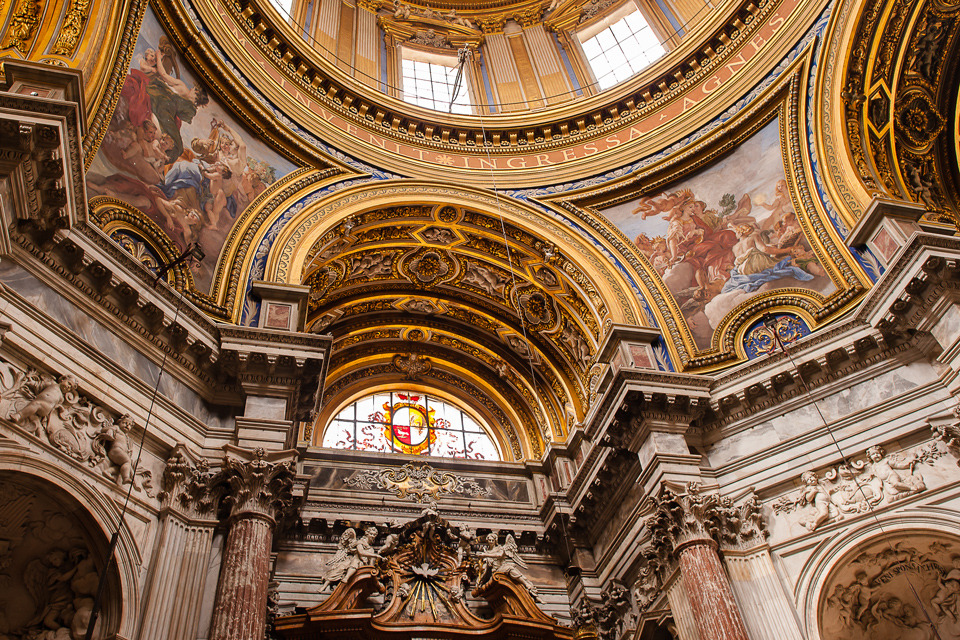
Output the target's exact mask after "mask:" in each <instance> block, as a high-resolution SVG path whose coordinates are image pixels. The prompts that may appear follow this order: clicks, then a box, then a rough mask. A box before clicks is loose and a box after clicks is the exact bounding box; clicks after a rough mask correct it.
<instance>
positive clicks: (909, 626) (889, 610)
mask: <svg viewBox="0 0 960 640" xmlns="http://www.w3.org/2000/svg"><path fill="white" fill-rule="evenodd" d="M877 530H879V528H877ZM844 547H845V548H844V549H843V551H842V554H841V555H838V556H835V558H836V559H835V561H834V562H832V563H831V566H830V568H829V569H828V570H827V571H826V572H825V573H824V577H823V582H822V583H821V584H820V585H819V588H818V589H817V591H818V595H817V596H816V602H815V617H814V621H815V627H816V631H817V633H818V634H819V636H814V635H813V634H811V637H819V638H822V639H824V640H826V639H827V638H829V639H830V640H933V639H934V638H957V637H960V531H957V532H956V533H951V532H948V531H943V530H937V529H935V528H899V529H896V530H887V531H882V530H879V533H877V532H876V531H875V532H874V535H872V536H870V537H867V538H865V539H862V541H860V542H859V543H858V544H854V545H844ZM811 604H813V603H811ZM810 613H814V612H813V611H811V612H810Z"/></svg>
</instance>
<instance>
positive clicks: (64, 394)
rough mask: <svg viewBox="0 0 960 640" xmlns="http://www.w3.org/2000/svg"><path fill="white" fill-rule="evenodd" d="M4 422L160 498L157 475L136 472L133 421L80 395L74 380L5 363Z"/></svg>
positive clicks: (1, 376)
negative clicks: (156, 492)
mask: <svg viewBox="0 0 960 640" xmlns="http://www.w3.org/2000/svg"><path fill="white" fill-rule="evenodd" d="M0 418H2V419H6V420H9V421H10V423H12V424H13V425H15V426H16V427H17V428H18V430H20V431H21V432H23V433H25V434H28V435H30V436H33V437H35V438H38V439H39V440H40V441H41V442H44V443H46V444H49V445H50V446H51V447H53V448H54V449H56V450H58V451H60V452H61V453H63V454H64V455H66V456H69V457H70V458H72V459H73V460H74V461H76V462H77V463H79V464H82V465H84V466H86V467H88V468H90V469H92V470H93V471H94V472H96V473H99V474H101V475H102V476H103V477H104V478H107V479H109V480H112V481H114V482H116V483H117V484H118V485H119V486H121V487H126V486H129V485H131V484H132V485H133V489H134V490H136V491H137V492H138V493H142V494H145V495H147V496H149V497H153V496H154V495H155V494H154V486H153V473H152V472H151V471H150V470H149V469H144V468H140V469H137V470H135V469H134V450H133V445H134V443H133V439H132V437H131V430H132V429H133V428H134V426H135V424H134V420H133V418H131V417H130V416H129V415H127V414H122V415H121V414H118V413H115V412H111V411H109V410H108V409H105V408H104V407H103V406H102V405H100V404H99V403H97V402H95V401H94V400H91V399H90V398H88V397H87V396H85V395H84V394H82V393H80V392H79V390H78V383H77V381H76V380H75V379H74V378H73V377H72V376H69V375H63V376H57V375H55V374H52V373H49V372H42V371H37V370H35V369H26V370H21V369H19V368H17V367H15V366H14V365H12V364H10V363H9V362H3V361H0Z"/></svg>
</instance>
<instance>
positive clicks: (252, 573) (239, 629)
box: [210, 445, 297, 640]
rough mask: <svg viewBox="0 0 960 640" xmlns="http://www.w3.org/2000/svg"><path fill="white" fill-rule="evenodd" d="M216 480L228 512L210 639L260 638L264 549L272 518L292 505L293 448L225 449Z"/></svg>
mask: <svg viewBox="0 0 960 640" xmlns="http://www.w3.org/2000/svg"><path fill="white" fill-rule="evenodd" d="M224 449H225V450H226V456H225V458H224V463H223V469H222V470H221V471H220V473H219V474H217V478H216V482H217V484H218V486H220V487H222V488H223V490H224V491H225V495H224V502H225V504H227V505H228V506H229V508H230V515H229V532H228V533H227V540H226V543H225V544H224V549H223V561H222V565H221V568H220V582H219V584H218V585H217V596H216V599H215V602H214V609H213V622H212V624H211V625H210V640H262V638H263V633H264V627H265V625H266V613H267V587H268V583H269V579H270V564H269V559H270V549H271V547H272V545H273V531H274V528H275V527H276V524H277V520H278V519H279V518H280V517H281V516H282V515H283V514H284V512H285V511H287V510H288V509H289V508H290V506H291V504H292V502H293V495H292V489H293V478H294V469H293V462H294V460H295V459H296V455H297V452H296V451H294V450H288V451H275V452H269V453H267V452H265V451H264V450H263V449H257V450H254V451H249V450H244V449H240V448H239V447H233V446H231V445H227V446H226V447H224Z"/></svg>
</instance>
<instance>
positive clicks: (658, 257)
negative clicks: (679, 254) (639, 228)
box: [634, 233, 670, 275]
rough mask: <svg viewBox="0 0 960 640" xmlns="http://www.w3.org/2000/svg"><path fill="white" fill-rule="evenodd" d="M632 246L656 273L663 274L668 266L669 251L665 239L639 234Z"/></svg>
mask: <svg viewBox="0 0 960 640" xmlns="http://www.w3.org/2000/svg"><path fill="white" fill-rule="evenodd" d="M634 244H635V245H636V246H637V248H638V249H640V251H641V253H643V255H645V256H646V257H647V260H649V261H650V264H651V265H653V268H654V269H656V271H657V273H659V274H660V275H663V272H664V271H666V270H667V268H668V267H669V266H670V249H669V248H668V247H667V239H666V238H664V237H663V236H654V237H653V238H651V237H649V236H648V235H647V234H645V233H641V234H640V235H638V236H637V239H636V240H634Z"/></svg>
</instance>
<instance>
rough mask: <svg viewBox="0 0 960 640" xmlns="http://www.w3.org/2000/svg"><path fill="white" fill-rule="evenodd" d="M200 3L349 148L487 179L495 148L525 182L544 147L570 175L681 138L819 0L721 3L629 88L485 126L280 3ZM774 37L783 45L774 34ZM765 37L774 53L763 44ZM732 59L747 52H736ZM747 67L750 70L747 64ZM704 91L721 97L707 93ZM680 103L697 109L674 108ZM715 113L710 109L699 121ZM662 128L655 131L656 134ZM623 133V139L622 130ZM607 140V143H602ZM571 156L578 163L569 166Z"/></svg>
mask: <svg viewBox="0 0 960 640" xmlns="http://www.w3.org/2000/svg"><path fill="white" fill-rule="evenodd" d="M196 9H197V11H198V13H199V14H200V15H201V17H202V18H203V20H204V24H205V25H207V26H208V27H209V28H211V29H213V30H214V31H215V33H214V34H213V37H214V38H215V39H217V40H218V41H222V42H220V44H221V46H224V47H226V48H229V50H230V51H232V52H234V53H236V52H238V51H239V50H240V49H245V50H246V52H247V55H248V56H250V59H251V62H253V63H254V65H257V66H259V67H260V68H261V69H262V68H263V67H264V66H265V65H271V66H273V67H274V68H275V69H276V70H277V71H279V72H280V73H281V74H284V76H285V77H286V84H287V85H288V88H287V92H288V93H289V92H290V88H289V87H290V86H292V87H295V91H296V92H297V93H298V94H299V95H300V96H303V97H304V99H303V100H301V104H300V105H299V106H297V105H290V107H291V108H293V109H294V110H296V111H302V109H303V108H306V109H308V110H309V111H310V112H311V114H312V115H311V114H307V113H303V114H302V115H304V116H305V117H306V118H307V119H309V120H314V121H315V122H316V124H318V125H319V124H320V122H319V121H317V120H316V119H317V118H322V120H323V121H324V122H325V123H326V124H327V125H328V129H327V130H328V131H329V133H330V134H331V135H330V138H329V142H331V143H332V144H334V145H335V146H337V147H338V148H341V149H343V150H346V151H349V152H350V153H354V154H355V155H357V156H359V157H369V158H371V159H372V160H373V161H374V162H376V163H377V164H380V165H381V166H386V167H389V166H391V165H393V164H394V163H395V162H396V160H397V159H400V158H403V157H404V156H406V157H407V158H408V159H407V160H405V164H407V166H411V164H412V165H415V166H416V167H417V168H416V170H415V171H416V172H417V173H421V172H422V175H431V176H434V177H438V178H440V177H447V176H449V175H451V172H456V173H458V175H459V174H462V176H463V178H464V179H466V180H482V181H486V178H485V177H484V175H482V174H483V173H484V172H480V171H475V169H477V168H482V167H480V161H481V159H485V158H486V157H487V153H488V152H489V153H490V154H491V156H492V157H493V158H494V164H497V165H499V164H503V166H502V167H500V168H501V169H502V170H504V171H508V172H510V173H511V174H515V175H514V179H515V180H517V181H519V183H523V182H530V181H531V180H532V181H537V180H538V175H537V174H538V173H539V172H536V171H533V172H531V171H529V169H531V168H536V167H542V166H545V165H543V164H542V160H541V161H540V164H537V162H538V161H537V156H538V155H543V154H546V155H545V156H544V157H550V158H552V157H553V155H556V156H557V157H556V159H555V161H554V160H550V161H549V163H550V165H551V167H552V171H551V172H550V175H551V178H550V179H551V180H552V181H554V180H556V179H557V176H559V179H566V178H565V177H564V176H566V175H567V174H569V176H573V175H576V174H577V173H578V172H579V171H577V170H575V169H574V168H575V167H576V166H577V165H579V164H582V163H581V162H580V160H582V159H583V158H585V157H586V156H590V157H591V159H590V163H591V166H592V167H594V169H593V170H594V171H595V170H597V168H598V163H599V164H601V165H604V166H607V167H608V168H613V167H614V166H616V165H619V164H623V163H624V162H625V161H628V160H626V159H627V158H635V157H637V155H638V154H639V155H642V153H646V152H649V151H651V150H653V147H652V145H656V144H659V143H661V142H665V138H664V137H663V135H666V132H667V131H670V134H669V137H670V138H675V137H676V135H675V134H676V131H675V129H676V128H677V126H679V121H680V120H683V124H684V126H693V125H694V122H693V120H694V118H692V117H689V116H690V114H692V113H700V114H704V115H705V114H706V111H707V110H709V109H715V108H716V106H719V103H720V102H721V101H722V99H720V98H718V95H720V94H727V93H728V91H727V86H730V87H732V86H734V85H738V86H739V85H742V84H743V82H744V80H745V79H744V78H743V77H741V76H745V75H747V74H754V75H758V74H757V72H758V71H759V69H760V68H761V67H763V68H764V69H765V68H766V67H768V66H769V65H770V64H771V63H772V60H773V59H779V56H777V57H776V58H774V57H773V56H767V51H772V50H777V52H778V53H782V52H784V51H785V50H786V47H787V46H789V44H787V42H788V40H790V38H789V37H788V36H782V35H781V32H784V33H786V32H791V33H799V32H801V31H802V29H803V28H805V26H806V25H807V24H808V23H809V21H810V20H811V19H812V18H813V16H814V15H815V13H814V11H815V10H816V7H812V6H807V5H803V6H802V7H801V6H799V5H797V4H796V3H795V2H794V1H793V0H784V1H783V2H781V1H775V0H765V1H762V2H758V3H755V2H752V1H747V2H743V3H741V4H739V5H736V6H730V8H729V9H728V11H729V13H726V14H725V15H723V16H721V15H720V14H719V13H718V14H717V17H716V22H713V23H712V25H711V26H712V31H710V30H709V29H708V28H707V27H704V25H700V26H699V27H698V32H697V33H696V36H695V37H692V39H691V40H690V41H689V42H688V41H684V44H681V46H680V48H679V49H678V50H676V51H675V52H673V53H672V54H671V56H670V59H671V60H673V61H674V64H673V65H669V64H668V63H666V62H664V63H663V64H662V65H656V66H655V68H654V69H652V70H651V71H650V72H648V73H645V74H642V75H641V77H639V78H637V79H636V80H635V81H632V82H629V83H626V86H625V87H623V88H622V89H618V90H617V91H615V92H607V93H605V94H601V97H597V98H595V99H590V100H587V101H582V100H577V101H573V102H570V103H568V104H567V105H566V106H564V107H557V108H554V109H551V110H550V111H549V112H547V113H544V114H537V115H536V116H532V115H531V116H524V115H520V116H509V117H499V118H498V119H497V124H496V125H494V126H491V125H490V123H489V122H487V123H485V124H484V126H481V121H480V119H479V118H470V117H463V118H459V117H458V118H450V117H446V116H443V115H441V114H437V113H436V112H430V111H427V110H424V109H418V108H415V107H412V106H411V105H409V104H405V103H403V102H402V101H400V100H397V99H393V98H388V97H387V96H384V95H382V94H380V93H379V92H377V91H375V90H371V89H370V88H369V87H365V86H364V85H361V84H359V83H357V82H356V81H355V80H353V79H351V78H348V77H347V76H346V75H345V74H343V72H342V71H340V70H338V69H336V68H335V67H334V66H333V65H332V64H330V63H328V61H325V60H324V59H323V58H322V57H321V56H319V55H317V54H316V53H315V52H313V51H311V50H310V49H308V48H307V47H305V46H304V43H303V42H302V41H300V39H299V38H298V37H297V36H296V35H294V31H293V30H292V29H291V28H290V27H289V26H288V25H286V24H275V23H272V20H274V19H275V18H274V16H275V15H276V14H275V13H274V12H273V11H272V10H270V11H268V10H266V9H261V8H260V7H259V5H257V4H255V3H245V2H241V3H233V2H223V3H222V4H220V5H218V6H216V7H207V6H206V5H203V6H201V5H198V6H197V7H196ZM225 13H228V14H231V15H229V18H228V20H230V21H232V22H234V23H235V24H236V25H237V27H238V28H239V29H241V30H242V33H243V41H242V43H238V42H235V41H234V42H228V41H230V40H234V39H235V37H234V36H231V35H228V34H227V32H226V31H223V29H224V26H225V25H224V26H221V25H220V24H218V23H220V22H221V21H223V20H224V14H225ZM724 19H727V20H728V22H726V23H725V24H722V25H721V24H720V23H721V22H722V21H723V20H724ZM801 24H802V25H803V26H802V27H801ZM701 29H702V32H701ZM761 34H762V35H761ZM694 40H695V41H696V42H695V43H694V42H693V41H694ZM768 41H776V42H777V45H775V46H772V45H766V43H767V42H768ZM227 44H229V47H227ZM790 44H792V40H790ZM760 49H762V50H763V51H762V54H763V55H760V54H758V53H757V52H758V51H759V50H760ZM255 59H256V60H259V61H262V62H257V61H255ZM761 59H762V61H761ZM731 60H736V62H735V63H732V64H731ZM238 65H240V66H242V67H243V70H242V71H243V72H244V73H250V74H254V75H258V76H259V75H260V74H261V73H262V72H260V71H258V70H257V68H256V67H255V66H247V63H245V62H242V61H240V60H239V57H238ZM743 67H746V68H747V69H750V71H742V70H741V69H742V68H743ZM760 73H762V72H760ZM755 79H756V77H754V78H753V80H751V81H750V82H751V83H752V82H753V81H754V80H755ZM251 80H252V81H253V83H254V84H260V85H261V88H263V90H264V91H267V92H269V93H270V94H271V95H270V98H271V99H275V100H278V103H277V106H278V107H279V108H281V109H283V110H284V111H286V112H287V113H289V114H290V116H291V117H292V118H294V119H295V120H300V121H301V122H302V123H303V124H304V125H305V126H307V128H310V129H313V125H311V124H307V120H306V119H303V118H300V114H295V113H294V112H293V111H291V110H290V109H288V108H286V106H285V105H283V104H280V103H282V102H283V98H281V97H279V96H278V95H275V93H276V92H274V91H273V90H272V89H271V88H270V87H269V86H268V85H269V84H270V82H266V83H259V82H258V79H254V78H252V77H251ZM743 86H746V85H743ZM704 87H706V88H704ZM707 94H710V95H709V99H707ZM701 98H705V99H704V103H705V104H706V103H710V104H711V105H714V106H705V104H699V103H700V101H701ZM585 107H586V108H585ZM688 111H689V113H687V112H688ZM680 113H685V114H687V115H688V117H686V118H683V119H679V118H675V117H674V116H676V115H679V114H680ZM706 119H707V118H704V117H703V115H701V117H700V118H699V119H697V121H698V122H701V123H702V122H704V121H705V120H706ZM318 130H319V129H318ZM484 130H486V132H487V135H488V137H486V138H485V137H484V133H483V131H484ZM655 130H656V134H654V135H650V136H648V135H647V134H648V133H651V132H654V131H655ZM634 132H636V134H635V133H634ZM615 137H616V138H617V141H616V142H615V143H614V142H611V140H612V139H613V138H615ZM485 141H486V144H485ZM638 141H639V142H638ZM641 145H643V146H646V147H649V148H645V150H644V151H643V152H639V151H638V150H637V149H636V148H635V147H638V146H641ZM603 147H607V149H606V151H601V148H603ZM518 154H520V155H523V156H527V157H529V162H521V161H520V160H518V157H519V156H518ZM508 156H509V158H508ZM604 158H607V160H606V161H605V160H604ZM508 159H510V162H509V164H507V162H506V161H507V160H508ZM471 163H473V164H474V165H476V166H475V167H474V166H472V165H471ZM521 165H522V166H521ZM566 165H569V166H570V168H571V169H574V170H572V171H568V170H567V169H564V168H563V167H565V166H566ZM600 168H601V169H602V168H603V167H600ZM524 169H525V170H524ZM558 170H559V171H558ZM569 176H568V177H569ZM519 183H518V184H519Z"/></svg>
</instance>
